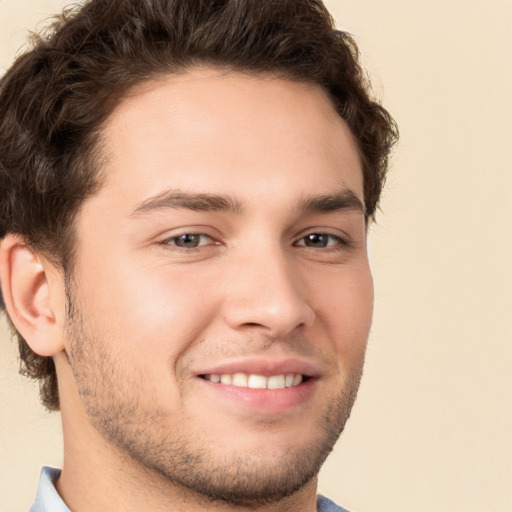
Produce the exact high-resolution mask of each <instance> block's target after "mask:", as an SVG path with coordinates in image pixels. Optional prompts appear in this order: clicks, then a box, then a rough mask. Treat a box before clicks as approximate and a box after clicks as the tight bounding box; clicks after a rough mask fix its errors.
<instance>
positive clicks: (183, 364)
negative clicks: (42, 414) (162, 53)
mask: <svg viewBox="0 0 512 512" xmlns="http://www.w3.org/2000/svg"><path fill="white" fill-rule="evenodd" d="M103 153H104V155H105V157H106V159H105V164H104V175H105V182H104V184H103V186H102V188H101V190H100V191H99V192H98V193H97V194H96V195H95V196H94V197H91V198H89V199H87V200H86V201H85V203H84V204H83V207H82V209H81V210H80V212H79V215H78V217H77V224H76V229H77V234H78V237H77V238H78V247H77V252H76V254H77V256H76V262H75V267H74V272H73V276H72V277H71V278H70V279H69V283H68V287H69V290H68V295H69V296H70V297H71V303H72V304H71V305H72V308H71V311H72V314H71V316H70V318H67V317H66V312H65V309H66V290H65V284H64V279H63V276H62V275H60V274H59V272H58V271H57V270H55V269H53V268H52V266H51V264H50V263H48V262H47V261H45V260H44V259H43V258H42V257H38V256H37V255H32V256H33V260H30V258H29V256H27V251H28V249H27V248H26V247H23V245H22V244H21V243H18V249H17V250H15V248H16V244H15V243H14V241H13V240H14V239H13V240H11V245H10V246H9V244H8V241H7V242H4V245H3V252H4V261H7V260H9V261H11V260H12V265H11V267H10V268H13V269H14V270H13V271H12V274H13V275H14V274H16V272H18V269H22V268H23V263H24V261H25V259H27V260H30V261H31V262H32V265H33V266H34V265H36V263H34V261H37V262H39V264H40V268H41V269H42V270H41V272H42V273H44V276H45V279H46V281H45V284H44V293H43V292H41V291H39V292H38V294H37V297H38V300H39V302H37V303H36V305H37V306H38V307H39V306H41V304H44V305H45V308H46V309H44V308H42V306H41V307H40V309H44V311H45V314H46V316H47V318H50V317H51V319H52V323H51V328H48V332H49V334H47V335H46V336H42V335H38V334H34V335H32V336H31V335H30V332H28V329H25V331H27V332H26V334H27V335H26V336H25V337H26V338H27V339H28V340H29V343H30V340H31V339H32V340H33V342H32V347H33V348H34V349H35V350H38V351H39V352H40V353H42V352H45V353H46V355H52V356H53V357H54V359H55V362H56V366H57V373H58V379H59V390H60V396H61V410H62V420H63V431H64V446H65V450H64V453H65V460H64V467H63V472H62V475H61V478H60V479H59V481H58V484H57V488H58V491H59V493H60V494H61V495H62V497H63V498H64V500H65V501H66V503H67V504H68V506H69V507H70V508H71V509H72V510H73V511H74V512H76V511H77V512H86V511H92V510H98V509H101V510H104V511H114V510H126V511H128V510H138V511H144V510H152V511H159V510H173V511H174V510H175V511H181V510H183V511H184V510H190V509H192V510H219V511H221V510H242V509H244V508H252V509H258V510H268V511H273V510H294V511H299V512H301V511H304V512H305V511H309V512H311V511H313V510H315V499H316V484H317V478H316V475H317V473H318V470H319V468H320V466H321V464H322V462H323V460H324V459H325V457H326V456H327V454H328V453H329V451H330V450H331V448H332V446H333V444H334V443H335V441H336V439H337V437H338V435H339V434H340V432H341V431H342V429H343V426H344V424H345V421H346V419H347V418H348V415H349V413H350V409H351V407H352V404H353V401H354V399H355V395H356V392H357V387H358V383H359V378H360V374H361V371H362V366H363V360H364V352H365V348H366V341H367V337H368V332H369V329H370V323H371V316H372V304H373V287H372V278H371V273H370V269H369V264H368V258H367V250H366V249H367V248H366V222H365V216H364V211H363V207H362V204H363V181H362V171H361V163H360V160H359V157H358V153H357V150H356V146H355V143H354V140H353V138H352V136H351V134H350V132H349V130H348V128H347V126H346V124H345V123H344V122H343V120H342V119H341V118H340V117H339V116H338V115H337V114H336V112H335V110H334V108H333V106H332V104H331V103H330V100H329V99H328V97H327V95H326V94H325V93H324V92H323V91H322V90H321V89H320V88H319V87H318V86H315V85H310V84H300V83H295V82H290V81H287V80H283V79H278V78H273V77H268V76H249V75H245V74H241V73H235V72H222V71H220V70H216V69H211V68H196V69H193V70H191V71H189V72H187V73H186V74H183V75H179V76H172V77H168V78H165V79H160V80H158V81H153V82H150V83H147V84H145V85H144V86H143V87H141V88H139V89H138V90H137V91H134V92H133V94H131V95H130V96H129V97H127V98H125V99H124V100H123V101H122V102H121V104H120V105H119V107H118V108H117V109H116V111H115V112H114V113H113V115H112V116H111V118H110V119H109V121H108V123H107V125H106V126H105V129H104V132H103ZM190 194H195V195H197V194H204V195H206V199H207V200H206V202H205V201H203V200H204V198H205V196H201V197H200V199H201V200H202V201H203V202H202V203H201V201H198V198H197V197H195V196H194V197H193V198H192V199H191V198H190ZM212 196H215V198H216V200H215V201H217V202H215V201H213V203H212V201H211V197H212ZM218 196H220V198H221V200H220V203H219V200H218ZM214 203H215V204H214ZM205 204H206V206H205ZM186 234H192V235H197V236H195V237H189V238H187V239H186V241H187V242H188V246H185V247H183V246H182V247H180V244H182V242H183V240H184V239H183V238H179V237H180V236H183V235H186ZM9 247H10V248H11V256H10V257H9V258H7V257H6V256H5V254H6V253H7V252H8V250H9ZM33 273H34V274H35V273H36V272H35V271H34V272H33ZM4 277H5V275H4ZM4 277H2V281H3V282H4V281H5V279H4ZM39 279H41V277H40V276H39ZM14 280H15V278H13V279H12V281H14ZM32 288H35V287H34V286H33V287H32ZM38 289H39V288H38ZM35 296H36V294H34V297H35ZM6 297H7V298H6V302H8V304H7V305H8V307H9V308H10V309H11V311H13V310H14V309H15V308H14V306H10V305H9V304H11V303H14V302H15V299H12V300H11V298H10V297H11V295H10V293H6ZM32 307H33V309H34V306H32ZM35 309H37V308H35ZM13 314H14V313H13ZM20 324H21V322H20ZM22 327H23V326H22ZM33 330H34V332H38V331H37V329H33ZM39 331H41V329H39ZM294 365H295V366H294ZM291 366H294V368H296V369H299V370H300V372H301V373H305V374H307V375H308V376H309V379H308V380H307V382H304V383H303V384H301V385H299V386H297V389H292V390H284V391H283V390H280V391H273V390H263V391H257V392H254V393H253V392H251V391H247V390H246V389H245V390H244V389H242V390H240V389H238V390H235V392H234V393H232V392H231V391H233V387H226V386H221V385H220V384H216V385H214V384H213V383H210V382H207V381H205V380H204V378H202V376H203V375H204V374H209V373H215V372H216V371H217V370H218V371H219V373H222V371H223V370H222V369H223V368H224V369H225V368H229V369H236V368H242V369H246V368H251V369H253V370H254V369H255V368H256V369H257V370H258V371H254V372H253V373H262V372H267V373H269V374H272V373H279V372H280V371H281V370H282V368H288V369H289V368H290V367H291ZM230 371H231V370H230ZM297 371H298V370H297ZM233 372H234V370H233ZM220 387H222V388H223V389H222V390H221V389H220ZM299 389H300V391H298V390H299ZM226 390H227V391H226Z"/></svg>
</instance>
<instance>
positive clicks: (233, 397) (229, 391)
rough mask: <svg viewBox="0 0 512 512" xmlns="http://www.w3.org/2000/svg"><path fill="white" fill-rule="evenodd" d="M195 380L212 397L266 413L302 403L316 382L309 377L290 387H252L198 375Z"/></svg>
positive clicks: (277, 412) (291, 407)
mask: <svg viewBox="0 0 512 512" xmlns="http://www.w3.org/2000/svg"><path fill="white" fill-rule="evenodd" d="M197 380H198V381H199V383H200V384H202V385H203V386H204V387H205V388H206V389H207V390H208V392H209V393H211V394H212V397H215V398H217V399H220V400H223V401H228V402H229V403H232V404H235V405H237V406H240V407H244V408H247V409H249V410H251V411H254V412H261V413H266V414H279V413H283V412H287V411H289V410H291V409H294V408H295V407H299V406H300V405H302V404H304V403H305V402H307V401H308V399H309V397H310V396H311V394H312V392H313V389H314V387H315V382H316V379H314V378H309V379H308V380H306V381H304V382H301V383H300V384H299V385H298V386H293V387H291V388H284V389H252V388H244V387H239V386H231V385H226V384H219V383H215V382H211V381H208V380H206V379H202V378H200V377H198V378H197Z"/></svg>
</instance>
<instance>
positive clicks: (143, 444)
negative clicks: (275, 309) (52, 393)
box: [67, 307, 363, 509]
mask: <svg viewBox="0 0 512 512" xmlns="http://www.w3.org/2000/svg"><path fill="white" fill-rule="evenodd" d="M69 311H71V312H72V314H71V315H70V316H69V319H68V325H67V334H68V339H69V340H70V346H71V350H70V354H69V362H70V365H71V368H72V371H73V374H74V377H75V380H76V385H77V388H78V390H79V394H80V397H81V399H82V402H83V404H84V407H85V409H86V412H87V414H88V417H89V422H90V423H91V425H92V426H93V427H94V428H95V429H96V430H97V431H98V432H99V433H100V435H101V436H102V437H103V438H104V439H105V440H106V441H108V442H109V443H110V444H111V445H113V446H114V447H116V448H117V449H118V450H121V452H122V453H123V454H127V455H128V456H129V457H130V458H131V459H132V460H133V461H134V462H135V463H136V465H137V466H138V467H140V469H141V471H142V472H144V473H146V474H149V475H150V477H151V474H153V475H154V476H155V477H156V480H158V481H161V482H164V483H168V484H169V485H170V487H172V488H176V487H178V488H180V489H181V490H182V491H185V492H186V491H187V490H188V491H190V493H192V495H194V496H195V498H196V499H197V500H198V501H204V500H207V501H210V502H220V503H223V504H226V505H229V506H234V507H242V508H248V509H252V508H258V507H260V506H264V505H267V504H270V503H276V502H278V501H280V500H282V499H284V498H286V497H289V496H291V495H293V494H294V493H295V492H297V491H299V490H300V489H301V488H303V487H304V486H305V485H306V484H307V483H308V482H310V481H311V480H312V479H313V478H314V477H315V476H316V475H317V474H318V472H319V471H320V468H321V466H322V464H323V462H324V461H325V459H326V458H327V456H328V455H329V453H330V452H331V451H332V448H333V447H334V444H335V443H336V441H337V439H338V437H339V435H340V434H341V432H342V431H343V428H344V426H345V423H346V421H347V420H348V418H349V416H350V411H351V409H352V406H353V404H354V401H355V399H356V395H357V390H358V387H359V382H360V378H361V373H362V366H363V361H361V364H360V366H358V368H357V371H356V372H354V373H353V375H351V376H350V377H349V378H348V379H347V381H346V386H345V387H344V389H340V390H339V392H338V394H337V395H336V397H334V398H333V400H332V401H331V404H330V406H329V407H328V408H327V409H326V410H325V411H324V413H323V414H322V415H320V416H319V418H318V422H317V423H318V425H317V429H316V432H318V434H317V435H316V437H315V438H314V439H310V440H309V441H308V442H307V443H306V444H304V445H303V446H301V447H300V448H298V449H296V450H286V451H281V452H279V453H277V454H276V455H275V456H273V457H270V458H269V457H267V458H264V459H261V457H259V454H258V453H257V452H258V449H257V448H256V449H253V452H252V453H251V452H250V451H249V450H248V451H247V452H244V453H229V452H228V453H226V452H227V451H226V450H224V452H223V453H219V452H222V450H218V448H217V447H216V446H213V444H214V443H211V442H210V443H207V442H204V440H203V438H204V436H201V427H202V428H203V429H208V424H209V421H208V419H207V418H205V422H204V424H203V425H202V426H201V425H194V427H195V428H197V431H192V430H193V429H191V428H190V425H189V426H188V427H185V428H184V429H181V430H180V429H179V428H176V429H174V430H173V428H172V427H171V426H170V424H169V421H170V418H171V419H172V413H171V414H169V413H168V412H165V411H162V410H158V408H156V406H155V407H153V408H151V404H150V403H148V401H149V402H150V397H149V400H140V399H138V398H137V391H138V389H139V388H140V386H141V382H140V379H144V377H145V376H144V375H136V373H135V372H133V371H132V369H129V371H125V372H123V371H122V370H123V369H122V368H120V367H119V362H118V361H117V360H116V358H115V354H113V353H109V352H108V350H106V347H108V340H106V339H102V338H100V337H98V336H96V335H95V334H93V333H92V332H90V329H88V327H89V326H86V324H85V322H84V319H83V317H82V315H81V312H80V311H79V310H78V309H77V308H76V307H72V308H71V307H70V308H69ZM146 398H148V397H146ZM191 434H192V435H191ZM203 434H204V431H203ZM234 435H236V432H234Z"/></svg>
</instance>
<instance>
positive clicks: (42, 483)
mask: <svg viewBox="0 0 512 512" xmlns="http://www.w3.org/2000/svg"><path fill="white" fill-rule="evenodd" d="M59 475H60V469H54V468H49V467H46V466H45V467H44V468H43V469H42V471H41V478H40V479H39V489H38V490H37V496H36V501H35V502H34V504H33V505H32V508H31V509H30V511H29V512H71V511H70V510H69V508H68V507H66V504H65V503H64V502H63V501H62V498H61V497H60V496H59V493H58V492H57V489H55V485H54V484H53V482H54V481H55V479H56V478H57V477H58V476H59ZM317 507H318V512H348V511H347V510H345V509H344V508H341V507H338V505H335V504H334V503H333V502H332V501H331V500H329V499H327V498H324V497H323V496H318V501H317Z"/></svg>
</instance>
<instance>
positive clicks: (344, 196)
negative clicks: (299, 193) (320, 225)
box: [300, 189, 366, 215]
mask: <svg viewBox="0 0 512 512" xmlns="http://www.w3.org/2000/svg"><path fill="white" fill-rule="evenodd" d="M300 209H301V210H302V211H304V212H306V213H329V212H336V211H343V210H347V211H360V212H361V213H363V214H364V215H366V211H365V210H366V209H365V207H364V204H363V202H362V201H361V200H360V199H359V198H358V197H357V196H356V195H355V194H354V192H352V191H351V190H349V189H345V190H342V191H340V192H335V193H333V194H322V195H313V196H308V197H306V198H304V199H303V201H302V203H301V206H300Z"/></svg>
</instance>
